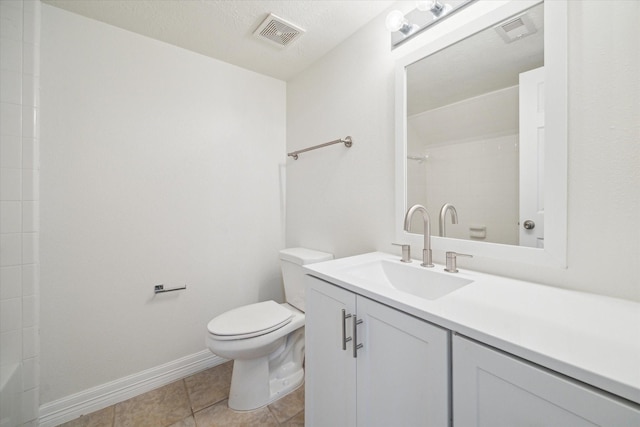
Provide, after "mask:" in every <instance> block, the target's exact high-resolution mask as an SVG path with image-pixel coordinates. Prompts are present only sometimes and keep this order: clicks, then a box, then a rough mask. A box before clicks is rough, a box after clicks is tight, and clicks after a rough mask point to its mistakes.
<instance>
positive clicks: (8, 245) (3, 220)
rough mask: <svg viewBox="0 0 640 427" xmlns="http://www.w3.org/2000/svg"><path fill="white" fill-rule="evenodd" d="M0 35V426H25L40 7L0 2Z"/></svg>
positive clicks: (35, 292) (31, 395) (31, 361)
mask: <svg viewBox="0 0 640 427" xmlns="http://www.w3.org/2000/svg"><path fill="white" fill-rule="evenodd" d="M0 29H1V30H0V394H1V395H2V396H1V398H0V425H12V423H13V422H16V423H20V424H21V425H22V423H25V425H27V424H28V423H30V422H34V421H33V420H35V419H36V418H37V416H38V394H39V388H38V383H39V381H38V376H39V375H38V374H39V370H38V367H39V346H38V314H39V310H38V305H39V285H38V209H39V208H38V206H39V201H38V199H39V192H38V168H39V165H38V146H39V140H38V121H37V118H38V110H39V104H38V103H39V100H38V86H39V83H38V80H39V77H38V76H39V66H38V61H37V60H36V59H37V58H38V56H39V51H40V48H39V43H40V2H39V1H31V0H28V1H22V0H10V1H7V0H2V1H1V2H0ZM11 376H13V378H10V377H11ZM7 382H8V384H7ZM12 385H13V388H12V387H11V386H12ZM9 394H12V395H13V396H12V397H13V399H12V398H11V397H10V396H9ZM14 399H15V400H14ZM7 402H11V403H10V404H7Z"/></svg>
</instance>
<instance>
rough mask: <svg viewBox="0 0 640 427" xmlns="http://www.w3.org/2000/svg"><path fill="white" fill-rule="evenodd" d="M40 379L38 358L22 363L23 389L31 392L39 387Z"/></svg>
mask: <svg viewBox="0 0 640 427" xmlns="http://www.w3.org/2000/svg"><path fill="white" fill-rule="evenodd" d="M38 378H40V363H39V362H38V358H37V357H31V358H29V359H25V360H23V361H22V389H23V390H29V389H32V388H35V387H36V386H37V385H38Z"/></svg>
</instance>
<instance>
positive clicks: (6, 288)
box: [0, 265, 22, 300]
mask: <svg viewBox="0 0 640 427" xmlns="http://www.w3.org/2000/svg"><path fill="white" fill-rule="evenodd" d="M20 296H22V269H21V268H20V266H19V265H16V266H13V267H2V268H0V300H3V299H9V298H19V297H20Z"/></svg>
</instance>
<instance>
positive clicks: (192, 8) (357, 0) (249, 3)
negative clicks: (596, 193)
mask: <svg viewBox="0 0 640 427" xmlns="http://www.w3.org/2000/svg"><path fill="white" fill-rule="evenodd" d="M43 3H46V4H49V5H52V6H56V7H59V8H61V9H65V10H68V11H70V12H74V13H77V14H80V15H83V16H86V17H88V18H92V19H96V20H98V21H102V22H105V23H107V24H111V25H114V26H116V27H120V28H123V29H125V30H129V31H132V32H134V33H138V34H142V35H144V36H148V37H151V38H154V39H157V40H161V41H164V42H166V43H170V44H172V45H175V46H179V47H182V48H184V49H188V50H191V51H193V52H197V53H200V54H203V55H206V56H210V57H212V58H216V59H219V60H222V61H224V62H228V63H230V64H234V65H237V66H240V67H242V68H246V69H249V70H253V71H256V72H258V73H261V74H265V75H268V76H272V77H275V78H277V79H280V80H285V81H286V80H289V79H291V78H292V77H293V76H295V75H296V74H298V73H299V72H301V71H302V70H304V69H305V68H307V67H308V66H309V65H311V64H312V63H314V62H315V61H316V60H318V59H319V58H321V57H322V56H323V55H325V54H326V53H327V52H329V51H330V50H332V49H333V48H335V47H336V46H337V45H339V44H340V43H341V42H342V41H344V40H345V39H347V38H348V37H349V36H350V35H351V34H353V33H354V32H355V31H357V30H358V29H359V28H360V27H362V26H364V25H365V24H367V23H368V22H369V21H371V20H372V19H373V18H374V17H376V16H377V15H379V14H380V13H382V12H383V11H384V10H385V9H387V8H388V7H389V6H390V5H391V4H393V3H394V1H392V0H389V1H387V0H373V1H367V0H348V1H345V0H342V1H337V0H334V1H326V0H297V1H294V0H280V1H275V0H43ZM269 13H273V14H275V15H277V16H279V17H280V18H283V19H285V20H287V21H289V22H291V23H292V24H295V25H297V26H299V27H302V28H303V29H304V30H305V33H304V34H303V35H302V37H300V38H299V39H298V40H295V41H294V42H292V43H291V44H290V45H288V46H287V47H285V48H280V47H277V46H273V45H271V44H269V43H267V42H265V41H262V40H259V39H257V38H256V37H255V36H254V35H253V32H254V31H255V29H256V28H257V27H258V26H259V25H260V24H261V23H262V21H263V20H264V19H265V18H266V17H267V15H268V14H269Z"/></svg>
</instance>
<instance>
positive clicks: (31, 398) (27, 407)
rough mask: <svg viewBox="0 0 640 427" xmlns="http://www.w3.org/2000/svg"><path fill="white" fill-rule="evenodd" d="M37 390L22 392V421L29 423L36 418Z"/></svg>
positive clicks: (37, 405)
mask: <svg viewBox="0 0 640 427" xmlns="http://www.w3.org/2000/svg"><path fill="white" fill-rule="evenodd" d="M38 395H39V389H37V388H32V389H30V390H26V391H23V392H22V419H23V420H24V421H31V420H35V419H37V418H38V407H39V404H38V402H39V401H38Z"/></svg>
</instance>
